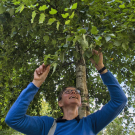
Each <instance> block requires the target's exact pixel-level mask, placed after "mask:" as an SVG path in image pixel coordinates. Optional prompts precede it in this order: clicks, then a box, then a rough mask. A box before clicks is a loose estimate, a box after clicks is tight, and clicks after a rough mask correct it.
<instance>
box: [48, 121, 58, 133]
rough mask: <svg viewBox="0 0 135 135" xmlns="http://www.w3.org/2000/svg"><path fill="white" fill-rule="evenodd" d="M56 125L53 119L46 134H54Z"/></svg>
mask: <svg viewBox="0 0 135 135" xmlns="http://www.w3.org/2000/svg"><path fill="white" fill-rule="evenodd" d="M56 125H57V123H56V120H55V119H54V122H53V124H52V127H51V128H50V130H49V132H48V135H54V132H55V129H56Z"/></svg>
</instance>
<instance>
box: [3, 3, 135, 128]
mask: <svg viewBox="0 0 135 135" xmlns="http://www.w3.org/2000/svg"><path fill="white" fill-rule="evenodd" d="M134 7H135V3H134V1H128V0H124V1H119V0H118V1H109V0H106V1H102V0H100V1H99V0H94V1H92V0H91V1H88V0H81V1H79V0H78V1H77V0H76V1H72V0H70V1H69V0H66V1H62V0H59V1H58V0H52V1H50V0H46V1H42V0H38V1H37V0H29V1H27V0H19V1H17V0H13V1H12V2H11V1H8V0H4V1H2V2H1V5H0V14H1V15H0V23H1V25H0V36H1V46H0V51H1V61H0V62H1V73H2V76H1V77H0V82H1V86H0V87H1V91H0V96H1V97H0V104H1V105H2V107H1V108H0V110H1V113H0V117H1V123H2V127H1V128H6V124H5V123H4V117H5V115H6V113H7V112H8V110H9V108H10V107H11V105H12V104H13V102H14V101H15V100H16V98H17V96H18V95H19V94H20V92H21V91H22V90H23V89H24V88H25V87H26V86H27V84H28V83H29V82H30V81H32V78H33V76H32V74H33V71H34V70H35V69H36V68H37V66H38V65H39V64H42V63H43V62H45V64H50V63H51V65H52V67H53V69H51V72H52V73H53V74H51V75H50V76H49V77H48V78H47V80H46V82H45V83H44V84H43V85H42V87H41V88H40V90H39V93H37V95H36V97H35V99H34V100H33V101H32V103H31V105H30V107H29V110H28V112H27V113H28V114H30V115H33V114H36V115H40V114H39V112H40V107H41V100H40V99H41V98H42V95H41V94H40V93H41V92H42V94H43V95H44V96H45V98H46V101H47V102H48V103H49V104H50V106H51V108H52V110H53V112H55V113H53V116H55V117H58V115H60V113H59V112H58V111H57V112H56V111H55V110H60V109H59V108H58V107H57V102H56V101H57V96H58V93H59V92H60V90H61V89H62V87H63V86H76V87H77V88H78V89H80V90H81V96H82V97H83V98H82V104H83V106H82V108H81V109H80V115H81V116H82V115H85V116H86V115H88V114H89V102H88V101H89V100H88V97H91V98H96V99H97V104H100V103H101V102H102V103H103V104H105V103H106V102H107V101H108V100H109V99H110V97H109V93H108V92H107V88H106V87H105V86H104V85H103V84H102V81H101V79H100V76H99V75H97V76H95V77H93V73H94V72H95V68H94V67H92V64H91V63H90V60H89V59H90V57H93V58H94V59H95V60H96V61H98V59H97V57H96V56H93V55H92V49H97V50H98V49H99V48H100V47H101V48H102V52H103V54H104V63H105V65H106V67H107V68H108V69H109V70H110V71H111V72H113V73H114V74H116V75H117V79H118V81H119V83H121V82H125V85H127V86H129V87H130V89H127V91H126V92H127V94H129V95H134V81H135V77H134V75H135V69H134V62H133V60H134V54H135V52H134V49H135V43H134V38H135V31H134V29H133V28H134V25H135V24H134V21H135V19H134V11H133V8H134ZM118 63H119V64H118ZM129 101H131V99H130V96H129ZM37 103H38V104H37ZM131 103H133V102H132V101H131ZM34 109H35V111H36V113H35V111H32V110H34Z"/></svg>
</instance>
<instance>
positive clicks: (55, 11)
mask: <svg viewBox="0 0 135 135" xmlns="http://www.w3.org/2000/svg"><path fill="white" fill-rule="evenodd" d="M57 12H58V11H57V10H56V9H53V8H51V11H49V13H50V14H51V15H54V14H56V13H57Z"/></svg>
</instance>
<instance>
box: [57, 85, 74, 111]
mask: <svg viewBox="0 0 135 135" xmlns="http://www.w3.org/2000/svg"><path fill="white" fill-rule="evenodd" d="M68 87H72V88H76V87H74V86H68ZM68 87H64V88H63V89H62V91H61V92H60V94H59V96H58V102H59V101H60V100H61V99H62V94H63V92H64V91H65V90H66V89H67V88H68ZM60 109H61V111H62V112H63V109H62V107H60Z"/></svg>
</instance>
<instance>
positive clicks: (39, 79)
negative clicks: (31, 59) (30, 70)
mask: <svg viewBox="0 0 135 135" xmlns="http://www.w3.org/2000/svg"><path fill="white" fill-rule="evenodd" d="M49 71H50V65H48V66H47V67H46V66H45V65H44V63H43V64H42V65H40V66H39V68H37V69H36V70H35V72H34V79H33V81H32V83H33V84H34V85H35V86H37V87H40V86H41V84H42V83H43V82H44V81H45V79H46V77H47V75H48V73H49Z"/></svg>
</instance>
